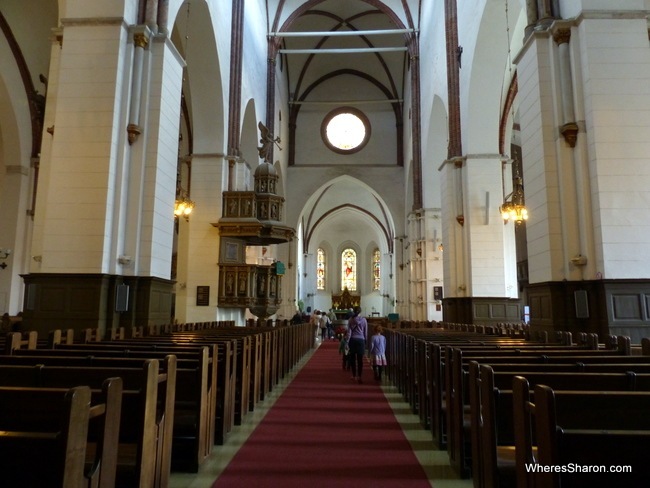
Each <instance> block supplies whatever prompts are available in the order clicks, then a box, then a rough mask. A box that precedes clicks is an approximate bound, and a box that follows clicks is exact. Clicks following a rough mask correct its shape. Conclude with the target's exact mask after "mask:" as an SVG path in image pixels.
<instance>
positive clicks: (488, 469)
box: [469, 361, 650, 488]
mask: <svg viewBox="0 0 650 488" xmlns="http://www.w3.org/2000/svg"><path fill="white" fill-rule="evenodd" d="M517 375H521V376H525V377H526V379H527V380H528V382H529V383H530V384H531V385H536V384H546V385H551V386H552V387H553V388H556V389H569V390H574V391H575V390H595V389H603V390H607V391H635V390H636V389H637V386H642V387H645V386H648V385H647V383H648V376H650V375H636V374H635V373H633V372H614V373H602V372H601V373H580V372H557V371H552V372H543V371H536V372H530V371H520V372H519V373H514V372H495V371H494V370H493V368H492V367H491V366H490V365H486V364H479V363H478V362H476V361H472V362H471V363H470V380H469V385H470V388H469V390H470V391H469V393H470V401H471V447H472V478H473V480H474V486H475V487H477V488H496V487H509V486H511V487H515V486H516V483H515V481H516V476H515V446H514V444H515V442H514V430H513V423H512V418H513V415H514V413H513V410H512V405H513V399H512V383H513V379H514V377H515V376H517ZM640 377H645V379H644V380H643V381H639V382H637V379H638V378H640Z"/></svg>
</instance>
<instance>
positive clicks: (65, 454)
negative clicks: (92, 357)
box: [0, 378, 122, 488]
mask: <svg viewBox="0 0 650 488" xmlns="http://www.w3.org/2000/svg"><path fill="white" fill-rule="evenodd" d="M121 402H122V380H121V379H120V378H109V379H106V380H105V381H104V382H103V384H102V389H101V390H100V391H91V389H90V388H89V387H87V386H76V387H73V388H70V389H66V388H29V387H0V471H1V472H2V483H3V486H11V487H15V488H22V487H25V488H32V487H37V486H38V487H40V486H43V487H45V486H48V487H65V488H82V487H83V488H91V487H99V488H114V487H115V483H116V466H117V453H118V434H119V426H120V414H121Z"/></svg>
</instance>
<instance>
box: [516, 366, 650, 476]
mask: <svg viewBox="0 0 650 488" xmlns="http://www.w3.org/2000/svg"><path fill="white" fill-rule="evenodd" d="M533 400H534V401H533ZM513 401H514V407H513V409H514V411H515V412H520V413H521V415H518V416H517V418H516V419H515V421H516V424H515V444H516V446H517V447H516V448H517V451H518V456H517V479H518V480H519V483H520V484H518V486H519V487H520V488H532V487H535V488H559V487H561V486H562V487H565V486H571V487H575V488H583V487H584V488H587V487H590V488H599V487H610V486H648V482H649V480H650V463H648V451H647V449H648V446H649V445H650V417H649V416H648V415H647V413H648V411H650V393H648V392H608V391H568V390H563V391H557V390H553V389H552V388H550V387H548V386H546V385H536V386H535V388H534V391H533V393H532V395H531V392H530V388H529V385H528V382H527V381H526V379H525V378H523V377H516V379H515V380H514V382H513ZM533 426H534V428H532V429H531V427H533ZM534 448H536V449H534ZM526 465H528V469H527V466H526ZM555 467H557V468H555ZM612 468H615V469H617V470H618V472H612V471H611V469H612Z"/></svg>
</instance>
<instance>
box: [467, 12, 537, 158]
mask: <svg viewBox="0 0 650 488" xmlns="http://www.w3.org/2000/svg"><path fill="white" fill-rule="evenodd" d="M477 23H478V25H477V26H476V29H475V32H476V34H475V37H472V35H471V34H469V33H468V32H467V31H468V30H470V29H471V26H467V27H466V28H465V29H463V30H462V32H461V36H462V37H461V39H459V41H460V42H461V43H470V42H471V45H472V47H473V49H468V47H469V46H467V45H466V46H465V50H464V55H463V56H464V57H463V64H462V68H461V76H464V77H468V78H469V84H468V88H467V93H466V94H465V95H463V94H462V93H461V118H462V121H463V127H464V131H463V150H464V152H465V153H468V154H476V153H485V152H486V151H489V152H491V153H497V152H498V149H499V148H498V140H499V138H498V134H499V122H500V120H499V118H500V115H501V113H502V109H503V106H504V103H505V99H506V92H507V90H508V88H509V86H510V78H511V76H512V75H513V74H514V67H513V69H512V70H510V68H509V65H508V63H509V59H508V48H509V49H510V53H511V54H510V60H511V59H512V58H513V57H514V56H515V55H516V53H517V51H518V49H519V47H520V46H521V44H522V41H523V29H524V27H525V24H526V12H525V9H523V8H522V6H521V4H520V2H519V1H518V0H508V14H507V17H506V9H505V4H504V3H503V2H485V6H484V8H483V11H482V12H481V15H480V16H479V17H477ZM507 29H509V32H508V34H509V36H507V35H506V34H507V32H506V31H507ZM508 38H509V40H510V46H508V45H507V41H508ZM495 46H496V47H495ZM465 56H467V58H468V59H465ZM465 71H469V75H465V74H464V72H465ZM486 93H501V94H502V96H501V97H500V98H497V97H494V96H485V94H486Z"/></svg>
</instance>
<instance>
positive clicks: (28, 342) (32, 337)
mask: <svg viewBox="0 0 650 488" xmlns="http://www.w3.org/2000/svg"><path fill="white" fill-rule="evenodd" d="M37 340H38V334H37V333H36V331H29V332H9V333H8V334H7V335H6V337H5V347H4V351H5V354H12V352H13V351H16V350H19V349H36V343H37Z"/></svg>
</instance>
